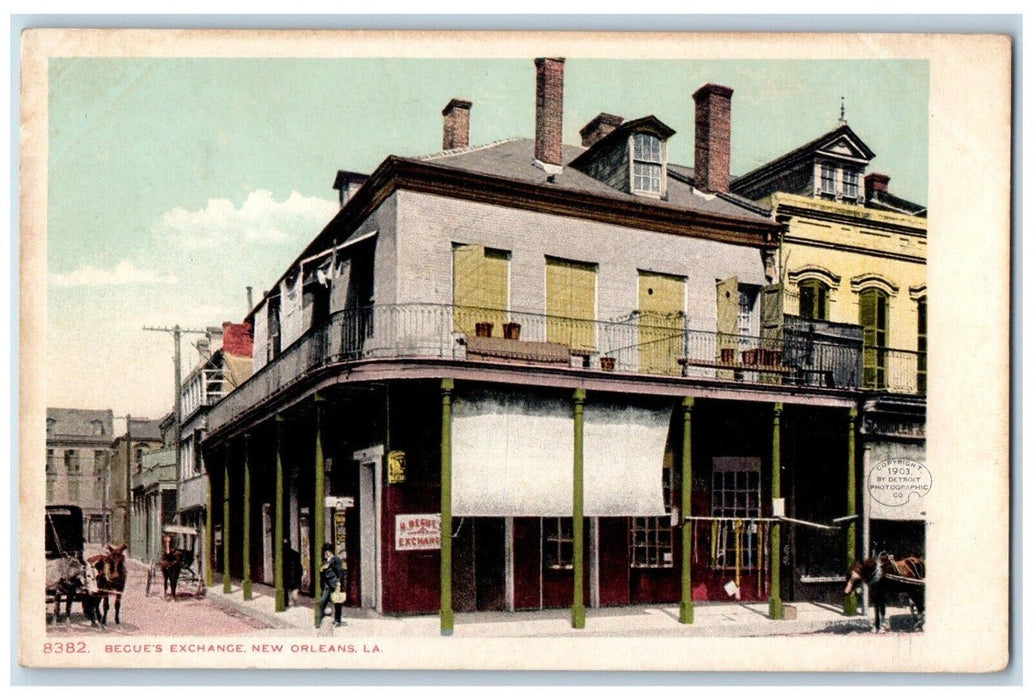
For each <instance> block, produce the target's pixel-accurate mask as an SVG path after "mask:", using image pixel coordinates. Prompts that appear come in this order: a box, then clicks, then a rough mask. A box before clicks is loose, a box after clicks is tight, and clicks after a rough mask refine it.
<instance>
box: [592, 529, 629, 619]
mask: <svg viewBox="0 0 1033 700" xmlns="http://www.w3.org/2000/svg"><path fill="white" fill-rule="evenodd" d="M598 522H599V605H600V606H601V607H606V606H608V605H627V604H628V600H630V592H629V591H630V588H629V585H630V580H629V577H628V519H627V518H599V520H598Z"/></svg>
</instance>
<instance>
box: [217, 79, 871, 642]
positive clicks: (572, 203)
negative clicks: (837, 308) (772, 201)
mask: <svg viewBox="0 0 1033 700" xmlns="http://www.w3.org/2000/svg"><path fill="white" fill-rule="evenodd" d="M563 67H564V61H563V59H539V60H537V61H536V62H535V69H536V81H537V83H536V87H537V89H536V93H535V96H536V105H537V115H536V127H535V129H536V135H535V138H534V139H533V140H532V139H527V138H514V139H508V140H503V141H497V142H494V143H489V144H486V145H481V146H472V145H471V144H470V139H469V129H470V125H471V124H473V125H474V126H475V125H476V119H475V118H472V109H473V105H471V104H470V103H469V102H468V101H465V100H453V101H452V102H450V103H449V105H448V106H446V108H445V110H444V111H443V116H444V134H443V145H444V146H445V147H446V148H447V150H444V151H442V152H439V153H436V154H433V155H429V156H424V157H419V158H402V157H397V156H390V157H388V158H387V159H386V160H385V161H384V162H383V163H382V164H381V165H380V166H379V167H378V168H377V169H376V171H375V172H373V173H372V174H371V175H369V176H365V175H360V174H356V173H352V172H347V171H341V172H339V173H338V177H337V180H336V182H335V187H336V188H337V189H338V190H339V191H340V195H341V205H342V206H341V209H340V211H339V213H338V214H337V215H336V216H335V217H334V218H333V220H332V221H330V222H329V224H328V225H327V226H326V228H325V229H324V230H323V231H322V232H320V233H319V235H318V236H316V238H315V239H314V240H313V241H312V242H311V243H310V244H309V245H308V246H307V247H306V248H305V249H304V250H303V251H301V252H300V253H299V255H298V257H297V258H296V259H295V261H294V262H293V263H292V264H291V265H290V266H289V267H288V268H287V269H286V271H285V272H284V273H283V275H282V276H281V277H280V279H278V280H276V281H275V283H274V284H272V286H271V288H270V291H269V292H267V293H265V294H264V295H263V298H262V299H261V301H259V302H258V303H257V305H256V306H255V308H254V309H253V310H252V312H251V314H250V315H249V317H248V318H247V319H246V321H247V322H249V323H252V325H253V328H254V368H255V372H254V374H253V376H252V377H251V378H250V379H248V380H247V381H246V382H245V383H243V384H242V385H241V386H240V387H239V388H237V389H236V390H235V391H234V392H233V393H232V394H229V395H228V396H226V397H224V398H223V399H222V400H221V401H219V402H218V403H217V404H216V405H214V406H213V407H212V408H211V410H210V412H209V414H208V433H207V435H206V437H205V440H204V443H203V445H204V450H205V461H206V463H207V464H208V465H209V472H208V473H209V477H210V479H211V487H210V493H211V505H212V507H210V508H209V509H208V513H209V514H210V515H209V517H210V518H211V519H212V527H209V528H207V531H208V532H209V533H211V532H213V529H217V530H219V531H220V533H221V541H219V542H216V543H215V549H216V550H217V551H216V552H215V557H216V571H217V572H222V573H223V581H224V584H225V586H226V588H227V590H229V586H230V582H231V580H235V579H241V580H243V582H244V586H243V588H244V595H245V596H246V595H249V590H250V586H251V584H252V582H255V581H262V582H265V583H267V584H269V585H273V586H275V587H276V591H277V593H276V595H277V603H278V605H280V606H282V602H283V599H284V596H285V582H284V573H285V567H284V564H283V562H284V560H285V558H286V557H287V551H288V549H294V550H296V551H298V552H299V554H300V558H301V561H302V566H303V570H304V573H303V576H302V588H303V589H304V590H307V591H308V592H310V593H314V592H316V590H315V589H316V588H317V587H318V575H317V573H318V566H317V564H316V562H315V560H316V558H317V556H318V552H319V548H320V546H321V544H322V543H323V542H324V541H328V542H331V543H333V545H334V547H335V549H336V550H337V551H338V552H339V554H340V555H341V557H342V559H343V560H344V562H345V566H346V569H347V574H348V576H347V578H348V582H347V587H348V590H347V592H348V605H349V606H356V607H363V608H369V609H373V610H376V611H378V612H380V613H383V614H412V613H438V614H440V616H441V626H442V631H443V633H446V634H447V633H449V632H450V631H451V629H452V625H453V614H454V613H455V612H464V611H474V610H500V611H505V610H534V609H542V608H557V607H568V608H571V610H572V613H571V614H572V624H573V625H574V626H575V627H580V626H582V625H584V624H585V609H586V608H596V607H605V606H620V605H629V604H638V603H680V604H681V617H682V621H683V622H690V621H691V619H692V606H693V604H694V602H698V601H714V600H716V601H728V600H770V601H771V612H772V615H774V616H776V617H777V616H780V615H781V611H782V607H781V606H782V601H783V600H786V599H791V595H792V591H793V585H794V582H793V576H792V572H793V571H794V570H795V569H796V564H797V562H796V561H795V559H794V558H796V557H804V558H807V559H808V561H811V560H813V561H814V562H818V563H815V564H813V565H811V566H810V568H809V571H815V570H817V569H818V568H821V571H822V572H823V574H824V575H825V576H826V578H829V582H828V583H827V585H826V586H825V587H824V588H821V587H819V588H816V589H814V590H810V591H809V593H808V595H809V596H811V597H812V598H813V599H824V600H833V601H836V602H842V599H841V590H842V585H841V581H842V574H843V572H844V571H845V570H846V567H847V564H848V562H849V561H851V560H852V559H853V557H854V555H855V550H856V543H855V542H854V541H853V540H855V539H856V532H855V530H854V529H853V528H851V529H850V530H849V531H847V530H845V529H829V530H821V531H820V532H821V533H823V534H822V535H821V536H819V537H817V538H816V540H817V541H816V542H814V543H812V544H811V546H810V548H809V549H808V551H807V552H799V551H797V552H792V551H790V550H789V549H785V550H784V549H783V537H784V536H785V532H786V530H787V528H790V527H793V525H791V524H789V523H788V522H787V521H785V520H781V519H780V517H781V516H785V517H792V518H795V519H798V520H804V521H813V522H816V523H829V522H830V521H831V520H832V519H833V518H837V517H841V516H844V515H851V514H855V512H856V493H855V487H856V481H857V479H856V470H855V463H854V462H855V454H856V451H855V450H854V446H855V443H854V437H853V436H854V434H855V431H856V427H857V426H856V424H855V416H856V409H857V407H858V405H859V401H860V400H861V398H862V397H863V393H862V389H861V380H862V376H861V374H862V345H863V333H862V329H861V328H859V327H854V326H836V328H835V329H833V330H831V331H830V332H828V333H825V334H824V335H823V336H822V339H820V340H815V339H814V338H813V337H808V336H804V335H801V334H799V333H797V332H796V331H795V330H794V328H793V327H791V324H788V323H787V322H786V316H785V315H784V313H783V309H782V294H781V289H780V287H779V285H778V284H777V283H776V280H777V279H778V272H777V246H778V239H779V235H780V233H781V231H782V227H781V226H780V224H778V223H777V222H776V221H775V220H774V218H773V216H772V215H771V213H770V211H769V210H768V209H766V208H763V207H761V206H758V205H756V204H755V203H753V202H751V201H750V200H748V199H745V198H743V197H740V196H737V195H734V194H731V193H729V191H728V190H729V181H730V175H729V172H728V168H729V165H728V154H729V153H730V148H731V144H730V141H729V139H730V109H731V99H732V91H731V90H730V89H729V88H726V87H722V86H716V85H706V86H704V87H702V88H701V89H700V90H698V91H697V92H696V94H695V96H694V97H695V100H696V116H695V120H696V151H695V162H694V164H693V167H688V166H680V165H677V164H674V163H670V162H669V161H668V143H669V141H670V140H671V139H672V138H674V137H675V133H674V131H673V130H672V129H671V128H670V127H669V126H667V125H666V124H664V123H663V122H662V121H661V120H660V119H659V118H658V117H657V116H655V115H646V116H643V117H640V118H636V119H632V120H625V119H623V118H622V117H619V116H616V115H612V114H606V113H603V114H600V115H599V116H598V117H597V118H595V119H593V120H592V121H591V122H589V124H588V125H586V127H585V128H584V129H582V132H581V133H582V137H583V141H582V144H581V145H580V146H573V145H568V144H563V143H562V139H561V135H562V120H563V111H562V95H563ZM529 83H530V81H529ZM529 98H530V95H529ZM833 331H834V332H833ZM208 551H211V550H210V549H209V550H208ZM832 577H835V581H836V583H834V584H833V583H831V578H832Z"/></svg>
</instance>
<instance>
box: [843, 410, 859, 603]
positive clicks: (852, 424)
mask: <svg viewBox="0 0 1033 700" xmlns="http://www.w3.org/2000/svg"><path fill="white" fill-rule="evenodd" d="M856 428H857V408H855V407H853V406H851V407H850V415H849V418H848V419H847V434H846V449H847V455H846V514H847V515H857V461H856V459H857V451H856V447H857V446H856V445H855V443H854V431H855V430H856ZM856 558H857V519H856V518H855V519H854V520H851V521H850V524H849V525H847V526H846V568H847V570H849V569H850V567H851V566H853V565H854V560H855V559H856ZM843 614H844V615H856V614H857V596H856V595H852V594H851V595H847V596H843Z"/></svg>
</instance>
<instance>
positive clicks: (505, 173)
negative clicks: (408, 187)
mask: <svg viewBox="0 0 1033 700" xmlns="http://www.w3.org/2000/svg"><path fill="white" fill-rule="evenodd" d="M647 121H648V122H649V123H650V124H651V125H659V126H663V124H662V123H661V122H660V121H659V120H657V119H656V118H655V117H644V118H643V119H637V120H635V121H631V122H626V123H624V124H622V125H621V126H620V127H618V128H617V129H615V130H614V131H613V132H611V133H610V134H608V135H607V136H606V137H605V138H604V139H602V140H600V141H599V142H598V143H596V144H595V146H593V149H594V148H596V147H598V146H599V145H600V144H602V143H603V142H605V141H606V140H608V139H610V138H611V137H612V136H613V135H614V134H616V133H618V132H619V131H620V130H621V129H624V128H625V127H627V126H629V125H631V130H635V129H636V127H635V126H634V125H635V124H636V123H639V124H640V126H641V123H645V122H647ZM654 122H655V124H653V123H654ZM629 131H630V130H629ZM624 133H625V136H626V135H627V133H628V132H624ZM617 138H620V136H618V137H617ZM586 152H587V150H586V149H584V148H582V147H581V146H563V164H564V166H565V167H564V168H563V172H561V173H558V174H556V175H549V174H548V173H546V172H545V171H544V170H542V169H541V168H539V167H536V166H535V165H534V141H532V140H531V139H523V138H515V139H507V140H505V141H496V142H495V143H492V144H488V145H487V146H478V147H471V148H466V149H456V150H453V151H445V152H443V153H439V154H434V155H431V156H425V157H422V158H418V159H415V160H419V161H422V162H429V163H433V164H435V165H440V166H444V167H447V168H451V169H456V170H463V171H467V172H471V173H478V174H483V175H492V176H497V177H502V178H506V179H508V180H516V181H520V182H524V183H530V184H536V185H545V184H548V185H549V186H550V187H554V188H557V189H560V190H569V191H571V192H581V193H588V194H593V195H599V196H603V197H607V198H611V199H616V200H621V201H626V202H640V203H642V204H644V205H648V206H655V207H660V208H675V209H685V210H688V211H693V212H699V213H705V214H711V215H716V216H726V217H734V218H736V219H744V220H748V221H751V222H757V223H760V222H764V223H771V219H770V218H769V217H767V216H763V215H761V214H759V213H757V207H756V205H753V204H752V203H750V204H748V205H745V204H739V203H737V202H730V201H728V200H725V199H722V198H720V197H713V196H710V195H703V194H701V193H699V192H698V191H696V190H695V189H694V188H693V187H691V186H690V185H688V184H686V183H684V182H682V181H679V180H670V181H669V182H668V188H667V201H662V200H658V199H656V198H653V197H645V196H642V195H637V194H631V193H628V192H624V191H622V190H619V189H616V188H614V187H610V186H609V185H607V184H606V183H604V182H600V181H599V180H596V179H595V178H594V177H591V176H589V175H586V174H584V173H583V172H581V171H580V170H577V169H576V168H575V167H573V165H574V163H575V162H576V161H577V160H578V158H579V157H580V156H582V155H583V154H585V153H586Z"/></svg>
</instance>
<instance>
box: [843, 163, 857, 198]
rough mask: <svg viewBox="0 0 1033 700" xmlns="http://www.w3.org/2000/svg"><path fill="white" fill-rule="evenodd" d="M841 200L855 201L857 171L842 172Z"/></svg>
mask: <svg viewBox="0 0 1033 700" xmlns="http://www.w3.org/2000/svg"><path fill="white" fill-rule="evenodd" d="M843 199H849V200H850V201H852V202H856V201H857V171H856V170H843Z"/></svg>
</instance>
